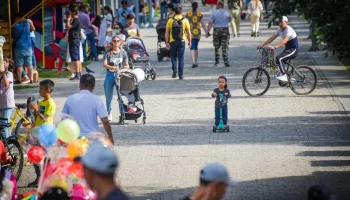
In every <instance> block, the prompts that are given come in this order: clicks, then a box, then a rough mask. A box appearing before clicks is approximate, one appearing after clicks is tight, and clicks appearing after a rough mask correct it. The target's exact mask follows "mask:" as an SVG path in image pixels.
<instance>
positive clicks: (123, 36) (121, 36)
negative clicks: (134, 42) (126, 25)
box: [116, 33, 125, 41]
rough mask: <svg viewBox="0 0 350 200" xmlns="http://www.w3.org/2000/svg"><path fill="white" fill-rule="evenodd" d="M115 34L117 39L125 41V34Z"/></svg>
mask: <svg viewBox="0 0 350 200" xmlns="http://www.w3.org/2000/svg"><path fill="white" fill-rule="evenodd" d="M116 36H117V37H118V38H119V39H121V40H123V41H125V35H124V34H122V33H120V34H118V35H116Z"/></svg>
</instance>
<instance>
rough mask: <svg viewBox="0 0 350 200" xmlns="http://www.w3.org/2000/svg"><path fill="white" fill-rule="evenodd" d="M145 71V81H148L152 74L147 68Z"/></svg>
mask: <svg viewBox="0 0 350 200" xmlns="http://www.w3.org/2000/svg"><path fill="white" fill-rule="evenodd" d="M144 71H145V79H146V80H148V79H149V74H150V72H149V69H147V68H146V69H145V70H144Z"/></svg>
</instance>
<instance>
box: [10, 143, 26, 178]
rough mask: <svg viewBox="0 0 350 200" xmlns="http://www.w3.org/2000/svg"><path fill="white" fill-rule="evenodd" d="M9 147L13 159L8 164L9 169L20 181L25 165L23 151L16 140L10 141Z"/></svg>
mask: <svg viewBox="0 0 350 200" xmlns="http://www.w3.org/2000/svg"><path fill="white" fill-rule="evenodd" d="M7 145H8V149H7V150H8V152H9V154H10V157H11V160H10V161H9V162H8V163H7V169H9V170H10V171H11V172H12V173H13V174H14V175H15V177H16V179H17V181H18V180H19V178H20V177H21V174H22V170H23V165H24V158H23V151H22V148H21V145H20V144H19V142H18V141H17V140H15V139H10V140H8V141H7Z"/></svg>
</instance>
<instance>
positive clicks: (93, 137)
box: [87, 132, 113, 147]
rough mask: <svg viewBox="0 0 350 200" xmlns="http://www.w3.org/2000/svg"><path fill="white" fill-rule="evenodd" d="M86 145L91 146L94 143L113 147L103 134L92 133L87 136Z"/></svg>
mask: <svg viewBox="0 0 350 200" xmlns="http://www.w3.org/2000/svg"><path fill="white" fill-rule="evenodd" d="M87 139H88V141H89V142H88V143H89V144H91V143H92V142H94V141H98V142H101V143H102V144H103V145H104V146H108V147H113V144H112V142H111V140H109V138H108V137H106V136H105V135H104V134H103V133H98V132H93V133H90V134H89V136H87Z"/></svg>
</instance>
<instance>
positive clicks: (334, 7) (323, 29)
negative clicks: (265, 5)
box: [269, 0, 350, 59]
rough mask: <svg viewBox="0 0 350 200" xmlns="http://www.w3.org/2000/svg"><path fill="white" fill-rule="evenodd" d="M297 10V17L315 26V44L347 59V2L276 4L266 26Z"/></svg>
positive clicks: (278, 1)
mask: <svg viewBox="0 0 350 200" xmlns="http://www.w3.org/2000/svg"><path fill="white" fill-rule="evenodd" d="M294 7H297V9H298V12H299V15H301V16H303V17H304V18H305V19H306V20H307V21H308V22H314V23H315V24H316V31H315V32H314V33H313V34H314V35H315V36H317V41H318V42H319V43H320V42H322V43H324V44H325V48H326V49H327V50H328V51H330V52H332V53H333V54H335V55H337V56H339V57H340V58H341V59H343V58H347V59H349V58H350V37H349V36H350V17H349V16H350V1H349V0H275V1H274V3H273V9H272V15H271V16H270V22H269V26H271V25H272V24H275V23H276V22H278V19H280V18H281V17H282V16H283V15H290V14H291V11H292V10H293V8H294Z"/></svg>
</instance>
